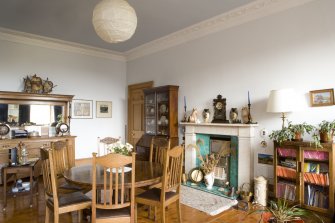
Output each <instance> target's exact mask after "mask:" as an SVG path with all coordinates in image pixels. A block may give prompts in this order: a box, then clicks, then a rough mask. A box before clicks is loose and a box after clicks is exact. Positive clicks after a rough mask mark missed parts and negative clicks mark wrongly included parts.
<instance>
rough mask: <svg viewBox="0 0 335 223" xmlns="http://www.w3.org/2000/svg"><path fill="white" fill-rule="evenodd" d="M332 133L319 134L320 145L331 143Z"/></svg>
mask: <svg viewBox="0 0 335 223" xmlns="http://www.w3.org/2000/svg"><path fill="white" fill-rule="evenodd" d="M333 136H334V132H331V133H329V132H320V142H322V143H332V142H333Z"/></svg>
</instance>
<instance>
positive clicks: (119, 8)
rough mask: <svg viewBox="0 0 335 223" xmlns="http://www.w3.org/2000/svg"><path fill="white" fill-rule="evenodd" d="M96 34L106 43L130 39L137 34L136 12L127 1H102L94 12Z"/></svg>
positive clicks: (93, 20) (93, 19)
mask: <svg viewBox="0 0 335 223" xmlns="http://www.w3.org/2000/svg"><path fill="white" fill-rule="evenodd" d="M92 22H93V26H94V29H95V32H96V33H97V34H98V36H99V37H100V38H101V39H103V40H104V41H106V42H109V43H118V42H123V41H126V40H128V39H130V38H131V37H132V36H133V34H134V33H135V30H136V26H137V17H136V12H135V10H134V9H133V8H132V7H131V6H130V5H129V4H128V2H126V1H125V0H102V1H101V2H99V3H98V4H97V5H96V6H95V8H94V10H93V18H92Z"/></svg>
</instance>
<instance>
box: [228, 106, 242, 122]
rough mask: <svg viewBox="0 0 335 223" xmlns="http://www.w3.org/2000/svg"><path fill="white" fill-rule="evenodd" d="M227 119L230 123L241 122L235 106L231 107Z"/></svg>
mask: <svg viewBox="0 0 335 223" xmlns="http://www.w3.org/2000/svg"><path fill="white" fill-rule="evenodd" d="M229 119H230V122H231V123H241V120H239V119H238V110H237V108H231V109H230V113H229Z"/></svg>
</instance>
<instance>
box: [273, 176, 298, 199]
mask: <svg viewBox="0 0 335 223" xmlns="http://www.w3.org/2000/svg"><path fill="white" fill-rule="evenodd" d="M295 195H296V185H295V184H293V183H291V182H285V181H279V182H278V183H277V197H278V198H285V199H287V200H291V201H294V200H295Z"/></svg>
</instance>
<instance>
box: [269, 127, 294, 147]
mask: <svg viewBox="0 0 335 223" xmlns="http://www.w3.org/2000/svg"><path fill="white" fill-rule="evenodd" d="M293 136H294V134H293V132H292V131H291V130H290V129H289V128H288V127H284V128H282V129H281V130H274V131H272V133H271V134H270V135H269V137H270V139H272V140H274V141H276V142H278V143H279V144H281V143H282V142H284V141H288V140H291V139H292V138H293Z"/></svg>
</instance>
